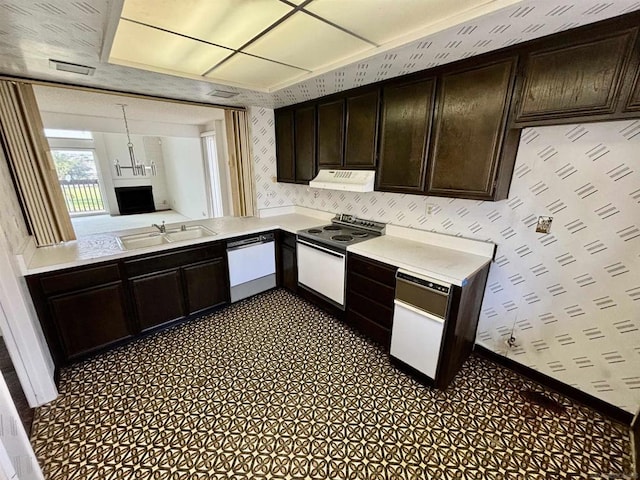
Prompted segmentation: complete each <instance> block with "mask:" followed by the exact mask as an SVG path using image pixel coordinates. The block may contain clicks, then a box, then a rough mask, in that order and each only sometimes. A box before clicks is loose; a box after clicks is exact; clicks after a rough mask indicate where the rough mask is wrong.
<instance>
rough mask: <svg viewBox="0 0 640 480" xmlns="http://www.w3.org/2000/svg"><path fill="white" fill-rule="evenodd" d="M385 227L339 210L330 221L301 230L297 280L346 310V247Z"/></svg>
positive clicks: (298, 246) (298, 236) (298, 242)
mask: <svg viewBox="0 0 640 480" xmlns="http://www.w3.org/2000/svg"><path fill="white" fill-rule="evenodd" d="M385 227H386V225H385V224H384V223H380V222H374V221H372V220H363V219H360V218H357V217H355V216H353V215H347V214H337V215H336V216H335V217H334V218H333V219H332V220H331V223H330V224H329V225H321V226H318V227H314V228H309V229H305V230H300V231H298V232H297V255H298V284H299V285H300V286H301V287H302V288H305V289H307V290H310V291H312V292H314V293H315V294H317V295H319V296H320V297H322V298H324V299H325V300H328V301H329V302H330V303H332V304H334V305H336V306H337V307H338V308H340V309H342V310H344V308H345V287H346V282H345V276H346V256H347V247H348V246H349V245H353V244H356V243H359V242H364V241H366V240H369V239H371V238H375V237H379V236H381V235H384V231H385Z"/></svg>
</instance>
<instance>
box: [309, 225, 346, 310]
mask: <svg viewBox="0 0 640 480" xmlns="http://www.w3.org/2000/svg"><path fill="white" fill-rule="evenodd" d="M297 252H298V283H299V284H300V285H302V286H304V287H307V288H308V289H311V290H313V291H314V292H316V293H319V294H320V295H322V296H324V297H326V298H328V299H330V300H332V301H333V302H335V303H336V304H338V305H339V306H340V308H342V309H343V310H344V276H345V257H346V254H344V253H341V252H336V251H335V250H330V249H328V248H326V247H323V246H321V245H317V244H315V243H310V242H307V241H305V240H302V239H300V238H298V243H297Z"/></svg>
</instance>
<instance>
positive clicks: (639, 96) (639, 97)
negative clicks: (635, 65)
mask: <svg viewBox="0 0 640 480" xmlns="http://www.w3.org/2000/svg"><path fill="white" fill-rule="evenodd" d="M627 110H630V111H638V110H640V69H639V70H638V74H637V75H636V83H635V88H634V90H633V92H632V93H631V97H630V98H629V103H628V104H627Z"/></svg>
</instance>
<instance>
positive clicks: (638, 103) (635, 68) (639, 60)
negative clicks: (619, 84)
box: [624, 34, 640, 115]
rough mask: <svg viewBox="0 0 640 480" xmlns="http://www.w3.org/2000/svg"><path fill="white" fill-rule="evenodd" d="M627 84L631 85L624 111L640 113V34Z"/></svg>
mask: <svg viewBox="0 0 640 480" xmlns="http://www.w3.org/2000/svg"><path fill="white" fill-rule="evenodd" d="M626 83H628V84H629V85H630V88H629V94H628V96H627V101H626V103H625V109H624V111H625V112H640V34H639V35H638V38H637V39H636V47H635V49H634V51H633V58H632V61H631V64H630V67H629V69H628V72H627V79H626ZM636 115H637V113H636Z"/></svg>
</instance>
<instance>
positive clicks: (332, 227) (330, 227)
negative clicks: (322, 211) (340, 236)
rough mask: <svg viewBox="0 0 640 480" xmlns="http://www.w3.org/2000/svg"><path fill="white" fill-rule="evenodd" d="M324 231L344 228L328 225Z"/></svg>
mask: <svg viewBox="0 0 640 480" xmlns="http://www.w3.org/2000/svg"><path fill="white" fill-rule="evenodd" d="M323 230H342V228H341V227H338V226H337V225H327V226H326V227H324V228H323Z"/></svg>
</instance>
